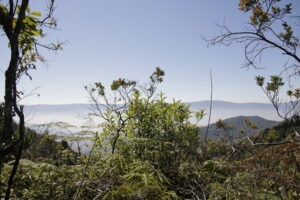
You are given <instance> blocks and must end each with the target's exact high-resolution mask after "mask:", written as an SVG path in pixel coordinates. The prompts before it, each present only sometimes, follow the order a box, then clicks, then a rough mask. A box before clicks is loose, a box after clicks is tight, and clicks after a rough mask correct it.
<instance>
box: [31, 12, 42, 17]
mask: <svg viewBox="0 0 300 200" xmlns="http://www.w3.org/2000/svg"><path fill="white" fill-rule="evenodd" d="M30 14H31V15H34V16H39V17H40V16H42V14H41V13H40V12H38V11H33V12H31V13H30Z"/></svg>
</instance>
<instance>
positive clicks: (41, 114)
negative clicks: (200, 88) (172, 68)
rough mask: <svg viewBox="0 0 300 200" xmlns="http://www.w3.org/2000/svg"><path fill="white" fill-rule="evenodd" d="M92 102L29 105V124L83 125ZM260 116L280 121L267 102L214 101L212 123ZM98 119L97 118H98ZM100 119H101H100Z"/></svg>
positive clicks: (198, 105) (203, 104)
mask: <svg viewBox="0 0 300 200" xmlns="http://www.w3.org/2000/svg"><path fill="white" fill-rule="evenodd" d="M186 104H187V105H190V108H191V110H199V109H205V111H206V113H208V112H209V106H210V102H209V101H199V102H188V103H186ZM91 109H92V105H91V104H61V105H46V104H45V105H27V106H25V115H26V116H27V124H38V123H47V122H53V121H64V122H69V123H72V124H74V125H82V124H83V123H84V121H85V119H84V116H87V115H88V113H89V112H91ZM242 115H243V116H259V117H262V118H265V119H268V120H273V121H278V120H280V118H279V117H278V116H277V114H276V112H275V110H274V108H273V106H272V105H271V104H267V103H233V102H226V101H213V103H212V115H211V123H214V122H216V121H217V120H218V119H227V118H232V117H237V116H242ZM96 120H97V119H96ZM99 121H101V120H100V119H99ZM207 121H208V115H207V116H206V117H204V119H203V120H202V121H201V123H200V125H201V126H205V125H206V124H207Z"/></svg>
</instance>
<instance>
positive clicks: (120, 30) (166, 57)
mask: <svg viewBox="0 0 300 200" xmlns="http://www.w3.org/2000/svg"><path fill="white" fill-rule="evenodd" d="M45 2H46V1H44V0H32V1H31V5H30V6H31V7H32V8H33V9H35V10H41V9H42V10H43V9H44V8H45V6H44V5H45ZM292 2H293V3H294V6H293V8H294V9H295V10H300V3H299V1H297V0H294V1H292ZM55 16H56V18H57V19H58V24H59V30H57V31H51V32H48V35H49V37H48V38H49V41H51V40H52V41H53V40H54V41H57V40H58V41H66V44H65V46H64V50H63V51H61V52H58V54H53V53H50V52H47V51H45V52H43V55H44V57H45V58H46V59H47V60H48V65H47V66H46V65H40V66H39V69H38V70H36V71H32V72H31V74H32V76H33V81H30V80H29V79H28V78H24V79H23V80H22V81H21V82H20V84H19V85H20V87H21V88H22V89H24V90H25V92H29V91H31V90H32V89H34V88H36V87H39V88H38V90H37V92H38V93H39V94H40V97H36V96H32V97H28V98H26V99H24V101H23V102H24V103H27V104H44V103H47V104H60V103H86V102H88V97H87V94H86V92H85V90H84V88H83V87H84V86H85V85H89V84H90V83H93V82H95V81H101V82H103V83H104V84H105V85H106V86H109V83H110V82H111V81H112V80H113V79H116V78H119V77H124V78H128V79H134V80H138V81H140V82H141V83H142V82H143V81H145V80H146V79H147V78H148V77H149V75H150V74H151V73H152V72H153V71H154V69H155V67H156V66H160V67H161V68H162V69H163V70H165V72H166V76H165V81H164V82H163V83H162V85H161V86H160V87H159V90H161V91H163V92H164V93H165V94H166V95H167V96H168V98H169V99H171V98H175V99H181V100H182V101H199V100H207V99H209V95H210V79H209V70H210V69H211V70H212V72H213V81H214V99H215V100H226V101H234V102H267V99H266V97H265V96H264V95H263V93H262V92H261V91H260V88H258V87H257V86H256V85H255V80H254V77H255V75H257V74H262V75H271V74H278V73H279V72H280V71H281V70H282V65H283V64H284V63H285V62H286V61H287V59H286V57H284V56H282V55H280V54H278V53H276V52H271V53H269V54H266V55H265V57H264V60H265V62H264V63H263V66H264V67H266V68H265V69H262V70H255V69H244V68H241V66H242V64H243V61H244V56H243V48H242V46H241V45H234V46H230V47H224V46H215V47H207V44H206V42H205V41H203V40H202V39H201V36H204V37H207V38H211V37H213V36H215V35H217V34H218V33H219V29H218V28H217V27H216V26H215V25H214V22H217V23H223V22H224V21H225V23H226V25H228V26H229V27H230V28H232V30H242V29H243V27H244V26H245V23H246V22H247V20H248V15H246V14H243V13H242V12H240V11H239V10H238V1H237V0H236V1H232V0H223V1H220V0H88V1H82V0H81V1H80V0H72V1H67V0H57V9H56V12H55ZM296 31H298V33H299V27H298V30H296ZM0 46H1V59H0V70H1V72H0V80H1V88H0V94H1V98H3V89H4V85H2V84H3V83H4V81H3V80H4V69H5V68H6V67H7V65H8V62H9V60H8V58H9V57H8V55H9V51H8V48H7V41H6V40H5V39H4V37H1V38H0ZM298 83H299V81H298Z"/></svg>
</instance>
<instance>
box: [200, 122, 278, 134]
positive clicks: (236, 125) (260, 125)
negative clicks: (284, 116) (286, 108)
mask: <svg viewBox="0 0 300 200" xmlns="http://www.w3.org/2000/svg"><path fill="white" fill-rule="evenodd" d="M246 119H247V120H249V121H250V122H252V123H254V124H255V125H256V126H257V129H255V130H253V129H250V128H249V127H247V126H246V124H245V120H246ZM224 121H225V123H226V124H228V125H232V126H233V128H232V129H230V130H229V134H230V136H232V137H233V138H237V137H238V136H239V135H240V134H241V136H247V135H250V134H253V133H255V132H257V131H259V130H264V129H266V128H271V127H273V126H275V125H277V124H278V123H279V122H278V121H272V120H266V119H264V118H262V117H259V116H238V117H232V118H228V119H225V120H224ZM206 130H207V126H206V127H203V128H202V130H201V133H202V135H203V136H204V135H205V133H206ZM240 130H244V133H240ZM225 134H226V131H225V130H221V129H217V127H216V123H213V124H211V125H210V126H209V129H208V135H207V136H208V138H212V139H217V138H219V137H220V136H222V135H225Z"/></svg>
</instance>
